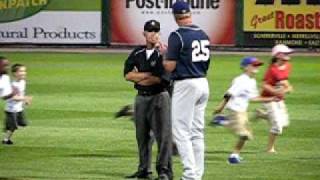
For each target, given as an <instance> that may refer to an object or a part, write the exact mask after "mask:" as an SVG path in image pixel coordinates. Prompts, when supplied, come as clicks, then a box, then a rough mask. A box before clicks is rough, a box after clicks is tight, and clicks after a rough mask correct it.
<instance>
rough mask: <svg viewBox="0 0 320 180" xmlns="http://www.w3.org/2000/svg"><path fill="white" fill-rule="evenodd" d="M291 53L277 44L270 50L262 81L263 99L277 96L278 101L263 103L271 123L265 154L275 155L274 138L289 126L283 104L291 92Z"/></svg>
mask: <svg viewBox="0 0 320 180" xmlns="http://www.w3.org/2000/svg"><path fill="white" fill-rule="evenodd" d="M292 52H293V50H292V49H290V48H289V47H288V46H286V45H284V44H278V45H276V46H274V47H273V48H272V53H271V55H272V62H271V64H270V66H269V68H268V69H267V71H266V74H265V76H264V80H263V86H262V87H263V90H262V94H261V95H262V96H263V97H272V96H277V97H278V98H279V101H273V102H268V103H264V106H265V107H266V109H267V118H268V120H269V121H270V123H271V129H270V134H269V142H268V146H267V152H269V153H275V152H276V150H275V141H276V137H277V136H278V135H280V134H282V130H283V128H284V127H287V126H288V125H289V116H288V112H287V108H286V105H285V102H284V97H285V94H287V93H289V92H291V91H292V86H291V85H290V83H289V74H290V71H291V64H290V63H289V60H290V56H289V55H290V54H291V53H292Z"/></svg>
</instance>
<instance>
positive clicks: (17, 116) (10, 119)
mask: <svg viewBox="0 0 320 180" xmlns="http://www.w3.org/2000/svg"><path fill="white" fill-rule="evenodd" d="M5 114H6V120H5V130H10V131H15V130H16V129H18V127H19V126H27V120H26V118H25V115H24V113H23V111H21V112H7V111H5Z"/></svg>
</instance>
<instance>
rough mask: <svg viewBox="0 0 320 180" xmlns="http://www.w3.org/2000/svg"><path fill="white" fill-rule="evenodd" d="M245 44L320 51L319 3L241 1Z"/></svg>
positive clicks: (315, 0) (305, 0)
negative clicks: (286, 46)
mask: <svg viewBox="0 0 320 180" xmlns="http://www.w3.org/2000/svg"><path fill="white" fill-rule="evenodd" d="M243 14H244V21H243V27H244V41H245V42H244V44H246V45H255V46H257V45H260V46H266V45H270V46H272V45H273V44H277V43H283V44H287V45H289V46H298V47H320V1H319V0H244V12H243Z"/></svg>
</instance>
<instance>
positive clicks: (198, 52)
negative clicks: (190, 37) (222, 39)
mask: <svg viewBox="0 0 320 180" xmlns="http://www.w3.org/2000/svg"><path fill="white" fill-rule="evenodd" d="M209 44H210V42H209V41H208V40H194V41H193V42H192V62H200V61H208V60H209V56H210V50H209Z"/></svg>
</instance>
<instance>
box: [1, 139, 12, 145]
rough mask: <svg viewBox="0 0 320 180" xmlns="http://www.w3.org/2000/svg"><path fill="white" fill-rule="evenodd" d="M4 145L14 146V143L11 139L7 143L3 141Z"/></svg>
mask: <svg viewBox="0 0 320 180" xmlns="http://www.w3.org/2000/svg"><path fill="white" fill-rule="evenodd" d="M2 144H6V145H12V144H13V142H12V141H11V140H10V139H9V140H7V141H5V140H3V141H2Z"/></svg>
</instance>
